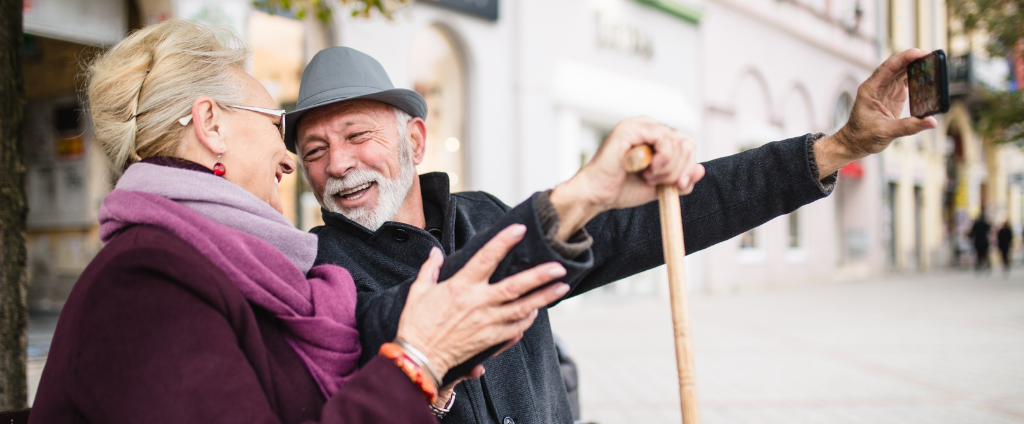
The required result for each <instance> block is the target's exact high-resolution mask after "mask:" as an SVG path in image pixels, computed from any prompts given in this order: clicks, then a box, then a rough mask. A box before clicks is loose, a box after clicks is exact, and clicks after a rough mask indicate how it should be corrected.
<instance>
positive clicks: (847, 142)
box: [814, 49, 938, 178]
mask: <svg viewBox="0 0 1024 424" xmlns="http://www.w3.org/2000/svg"><path fill="white" fill-rule="evenodd" d="M928 54H929V53H928V52H926V51H924V50H920V49H910V50H905V51H903V52H900V53H897V54H894V55H892V57H890V58H889V59H887V60H886V61H885V62H883V63H882V64H881V65H880V66H879V67H878V69H875V72H874V73H873V74H871V77H869V78H868V79H867V80H866V81H864V82H863V83H862V84H861V85H860V87H858V88H857V98H856V99H855V100H854V102H853V109H852V111H851V112H850V119H849V120H848V121H847V122H846V125H844V126H843V127H842V128H840V129H839V131H838V132H836V133H835V134H833V135H831V136H829V137H826V138H824V139H822V140H821V141H819V142H818V143H816V144H815V145H814V155H815V158H816V159H817V162H818V172H819V175H821V177H822V178H825V177H827V176H829V175H832V174H833V173H835V172H836V171H838V170H839V168H842V167H843V166H846V164H848V163H850V162H853V161H855V160H858V159H862V158H864V157H867V156H869V155H873V154H876V153H879V152H881V151H882V150H885V148H886V147H889V144H890V143H892V141H893V140H895V139H897V138H899V137H905V136H908V135H914V134H917V133H919V132H921V131H924V130H928V129H932V128H935V127H937V126H938V122H937V121H936V120H935V118H932V117H927V118H924V119H921V118H915V117H908V118H902V119H901V118H900V117H899V116H900V115H901V114H902V113H903V108H904V106H905V105H906V103H907V96H908V92H909V91H908V89H907V65H909V64H910V62H913V61H915V60H917V59H920V58H922V57H925V56H927V55H928Z"/></svg>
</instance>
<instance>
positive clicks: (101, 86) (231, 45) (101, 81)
mask: <svg viewBox="0 0 1024 424" xmlns="http://www.w3.org/2000/svg"><path fill="white" fill-rule="evenodd" d="M222 40H225V41H222ZM248 58H249V50H248V48H246V47H245V46H244V44H242V42H241V41H240V40H239V39H238V37H237V36H236V35H234V33H232V32H231V31H230V30H222V29H213V28H210V27H207V26H205V25H203V24H200V23H197V22H190V21H182V20H170V21H165V22H161V23H159V24H155V25H150V26H147V27H145V28H142V29H140V30H138V31H136V32H134V33H132V34H131V35H129V36H128V37H127V38H125V39H124V40H121V42H119V43H117V44H116V45H115V46H114V47H112V48H110V50H108V51H107V52H106V53H104V54H102V55H100V56H99V57H98V58H97V59H96V60H94V61H93V62H92V64H91V65H89V67H88V69H87V70H86V74H85V77H86V79H87V81H88V90H87V96H88V100H87V104H88V108H89V112H90V114H91V115H92V121H93V125H94V126H95V129H96V140H97V141H98V142H99V143H100V145H101V146H103V151H104V152H105V153H106V154H107V157H108V158H109V159H110V161H111V163H112V165H113V171H114V173H115V174H116V175H117V176H120V175H121V173H123V172H124V170H125V169H126V168H128V166H129V165H131V164H132V163H135V162H137V161H140V160H142V159H145V158H148V157H153V156H174V155H176V154H177V152H178V147H179V144H180V140H181V138H182V137H183V135H184V134H185V127H183V126H181V124H179V123H178V119H181V118H182V117H185V116H188V115H189V114H190V113H191V111H192V104H193V103H194V102H195V100H196V98H198V97H199V96H208V97H210V98H212V99H213V100H214V101H216V102H217V103H218V104H219V105H221V106H222V107H223V106H225V105H229V104H241V103H242V102H244V101H245V93H244V92H243V90H242V87H241V85H239V83H238V81H236V79H235V78H234V76H233V75H232V73H231V72H229V71H230V69H231V68H232V67H234V68H237V69H243V68H244V67H245V63H246V61H247V60H248Z"/></svg>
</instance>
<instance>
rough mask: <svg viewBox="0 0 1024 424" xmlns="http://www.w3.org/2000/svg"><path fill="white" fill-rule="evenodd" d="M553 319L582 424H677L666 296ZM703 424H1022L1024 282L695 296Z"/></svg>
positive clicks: (585, 307) (586, 305) (585, 301)
mask: <svg viewBox="0 0 1024 424" xmlns="http://www.w3.org/2000/svg"><path fill="white" fill-rule="evenodd" d="M610 293H611V291H603V292H602V291H597V292H594V293H593V294H589V293H588V294H586V295H584V296H581V297H580V298H578V299H571V300H569V301H568V302H567V303H566V304H563V305H560V306H558V307H556V308H553V309H552V310H551V321H552V326H553V327H554V330H555V333H556V334H557V335H558V336H559V337H560V338H561V339H562V341H563V342H564V343H565V345H566V348H567V350H568V351H569V353H570V354H571V355H572V356H573V357H574V359H575V360H576V361H577V363H578V365H579V373H580V377H579V378H580V401H581V409H582V414H583V417H582V418H583V421H585V422H586V421H592V422H596V423H600V424H618V423H629V424H634V423H643V424H657V423H679V422H680V421H681V419H680V413H679V407H678V399H679V397H678V386H677V382H676V377H675V353H674V349H673V345H672V330H671V318H670V309H669V303H668V299H667V296H662V297H656V296H653V295H650V296H632V297H629V296H622V295H613V294H610ZM691 296H692V297H691V302H690V307H691V315H692V323H693V325H692V327H693V332H694V347H695V361H696V373H697V381H698V382H697V390H698V396H699V398H700V402H699V403H700V407H701V417H702V421H703V422H704V423H705V424H719V423H723V424H724V423H728V424H745V423H750V424H755V423H765V424H767V423H786V424H800V423H837V424H853V423H872V424H884V423H901V424H913V423H927V424H943V423H957V424H974V423H993V424H1004V423H1005V424H1009V423H1024V272H1015V273H1014V274H1013V275H1011V276H1010V278H1007V279H1004V278H1003V277H1002V276H1001V275H993V276H988V277H982V278H978V277H975V276H973V275H972V274H970V273H966V272H945V273H936V274H929V275H909V276H889V277H883V278H879V279H875V280H871V281H865V282H856V283H842V284H821V285H811V286H800V287H784V288H773V289H768V290H762V291H758V292H748V293H741V294H731V295H699V294H694V295H691Z"/></svg>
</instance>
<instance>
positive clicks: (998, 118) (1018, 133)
mask: <svg viewBox="0 0 1024 424" xmlns="http://www.w3.org/2000/svg"><path fill="white" fill-rule="evenodd" d="M984 99H985V101H984V102H982V104H981V106H980V107H979V108H978V117H979V128H978V129H979V130H981V133H982V134H984V135H985V136H986V137H988V138H990V139H991V140H992V142H994V143H1013V144H1016V145H1018V146H1021V147H1024V91H1020V90H1018V91H1016V92H1009V91H1002V92H998V93H984Z"/></svg>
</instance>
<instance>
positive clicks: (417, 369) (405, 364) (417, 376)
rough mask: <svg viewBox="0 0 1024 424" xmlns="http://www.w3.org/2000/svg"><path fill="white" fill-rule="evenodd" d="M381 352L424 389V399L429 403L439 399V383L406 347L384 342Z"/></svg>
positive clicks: (431, 403)
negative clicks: (413, 357)
mask: <svg viewBox="0 0 1024 424" xmlns="http://www.w3.org/2000/svg"><path fill="white" fill-rule="evenodd" d="M380 354H381V355H384V356H385V357H387V358H388V359H390V360H391V361H392V362H394V363H395V365H397V366H398V368H399V369H401V370H402V372H404V373H405V375H407V376H409V379H410V380H412V382H413V384H415V385H416V386H417V387H419V388H420V390H421V391H423V399H425V400H426V401H427V403H428V404H430V405H433V404H434V402H436V401H437V389H438V388H437V385H436V384H434V381H433V380H432V379H431V378H430V376H428V375H427V372H426V371H424V370H423V368H422V367H421V366H420V365H419V364H417V363H416V362H415V361H414V360H413V359H412V358H410V357H409V355H408V354H407V353H406V351H405V350H404V349H402V348H401V347H399V346H398V345H397V344H394V343H384V344H383V345H381V347H380Z"/></svg>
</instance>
